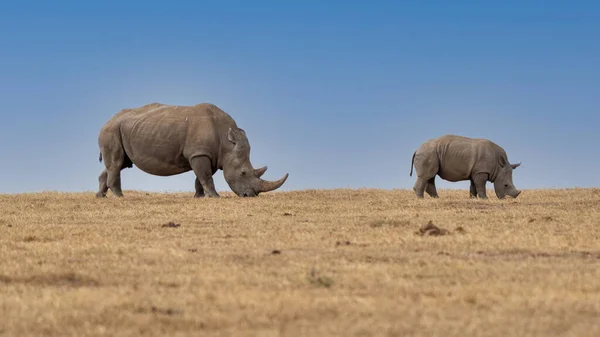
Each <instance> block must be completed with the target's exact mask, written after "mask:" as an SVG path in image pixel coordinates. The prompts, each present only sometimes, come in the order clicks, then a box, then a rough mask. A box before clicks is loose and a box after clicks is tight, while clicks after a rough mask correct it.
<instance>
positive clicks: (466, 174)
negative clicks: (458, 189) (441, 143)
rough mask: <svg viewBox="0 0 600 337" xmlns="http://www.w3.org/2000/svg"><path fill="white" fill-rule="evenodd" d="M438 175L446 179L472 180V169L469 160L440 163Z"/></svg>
mask: <svg viewBox="0 0 600 337" xmlns="http://www.w3.org/2000/svg"><path fill="white" fill-rule="evenodd" d="M438 175H439V176H440V178H442V179H444V180H447V181H451V182H457V181H463V180H470V179H471V170H470V167H469V165H468V163H467V162H460V161H456V162H454V163H446V164H442V165H440V170H439V172H438Z"/></svg>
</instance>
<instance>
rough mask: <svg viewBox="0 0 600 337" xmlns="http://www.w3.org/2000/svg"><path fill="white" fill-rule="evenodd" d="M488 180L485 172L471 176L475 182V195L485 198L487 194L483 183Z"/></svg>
mask: <svg viewBox="0 0 600 337" xmlns="http://www.w3.org/2000/svg"><path fill="white" fill-rule="evenodd" d="M487 180H488V175H487V173H478V174H476V175H474V176H473V182H474V183H475V190H476V191H477V196H478V197H479V198H480V199H487V194H486V191H485V184H486V182H487Z"/></svg>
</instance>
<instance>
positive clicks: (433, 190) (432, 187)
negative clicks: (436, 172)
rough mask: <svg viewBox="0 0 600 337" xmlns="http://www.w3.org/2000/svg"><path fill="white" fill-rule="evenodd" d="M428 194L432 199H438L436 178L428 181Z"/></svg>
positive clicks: (426, 189)
mask: <svg viewBox="0 0 600 337" xmlns="http://www.w3.org/2000/svg"><path fill="white" fill-rule="evenodd" d="M425 191H426V192H427V194H429V195H430V196H431V197H432V198H437V197H438V194H437V189H436V188H435V177H433V178H431V179H429V180H428V181H427V187H426V188H425Z"/></svg>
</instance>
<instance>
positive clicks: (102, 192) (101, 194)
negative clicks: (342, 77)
mask: <svg viewBox="0 0 600 337" xmlns="http://www.w3.org/2000/svg"><path fill="white" fill-rule="evenodd" d="M98 185H99V186H98V193H96V198H106V192H108V171H106V169H104V170H103V171H102V173H100V176H99V177H98Z"/></svg>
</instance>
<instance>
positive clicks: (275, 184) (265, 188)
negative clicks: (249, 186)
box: [259, 173, 288, 192]
mask: <svg viewBox="0 0 600 337" xmlns="http://www.w3.org/2000/svg"><path fill="white" fill-rule="evenodd" d="M287 178H288V174H287V173H286V174H285V175H284V176H283V178H281V179H279V180H277V181H267V180H262V179H260V182H259V191H260V192H269V191H273V190H276V189H278V188H279V187H281V185H283V183H285V181H286V180H287Z"/></svg>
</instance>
